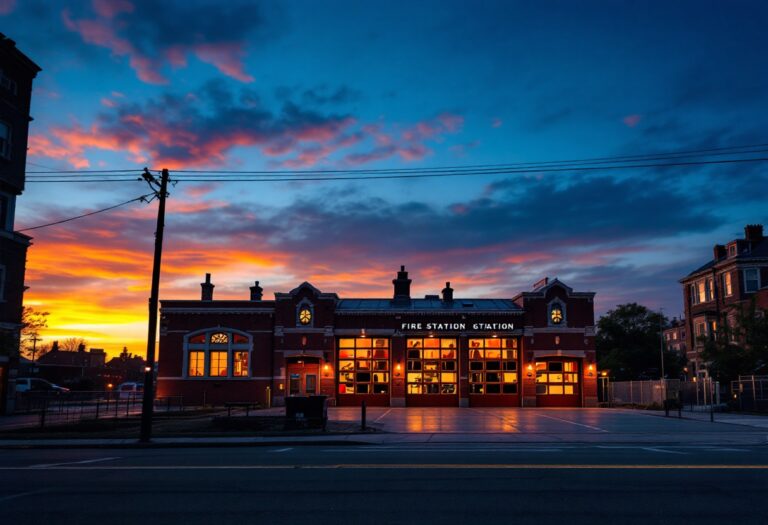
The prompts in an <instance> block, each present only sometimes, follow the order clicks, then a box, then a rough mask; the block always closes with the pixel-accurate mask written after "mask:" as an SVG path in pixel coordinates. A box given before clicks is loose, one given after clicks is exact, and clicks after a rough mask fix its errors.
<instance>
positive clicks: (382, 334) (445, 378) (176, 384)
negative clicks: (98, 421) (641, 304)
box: [157, 267, 597, 406]
mask: <svg viewBox="0 0 768 525" xmlns="http://www.w3.org/2000/svg"><path fill="white" fill-rule="evenodd" d="M392 283H393V285H394V291H393V292H394V293H393V295H392V297H388V298H379V299H368V298H366V299H342V298H339V296H338V295H337V294H335V293H328V292H322V291H320V290H318V289H317V288H315V287H314V286H312V285H311V284H309V283H306V282H305V283H302V284H301V285H299V286H298V287H296V288H295V289H293V290H291V291H290V292H287V293H276V294H275V299H274V300H265V299H263V298H262V288H261V287H260V286H259V284H258V282H257V283H256V285H255V286H253V287H251V294H250V300H214V299H213V288H214V285H213V284H212V283H211V281H210V275H207V276H206V282H204V283H202V285H201V286H202V295H201V299H200V300H193V301H188V300H187V301H179V300H165V301H162V308H161V326H160V356H159V365H158V388H157V391H158V395H159V396H179V395H181V396H183V397H184V402H185V403H186V404H200V403H207V404H211V403H215V404H220V403H224V402H227V401H254V400H255V401H259V402H261V403H265V402H266V401H267V392H270V394H271V399H272V401H273V404H275V405H279V404H282V403H284V401H285V397H287V396H294V395H312V394H323V395H327V396H328V397H329V398H330V399H331V400H332V403H335V404H337V405H348V406H349V405H360V404H361V403H362V401H365V402H366V403H367V404H368V405H369V406H595V405H596V404H597V385H596V383H597V371H596V365H595V338H594V335H595V329H594V304H593V299H594V293H591V292H576V291H574V290H573V289H571V288H570V287H568V286H566V285H565V284H563V283H562V282H560V281H559V280H557V279H554V280H549V279H543V280H541V281H540V282H539V283H537V284H536V285H535V286H534V289H533V291H530V292H523V293H520V294H518V295H516V296H515V297H513V298H511V299H485V298H484V299H459V298H455V297H454V294H453V292H454V290H453V289H452V288H451V286H450V283H446V286H445V288H444V289H443V290H442V294H441V295H427V296H426V297H424V298H412V297H411V293H410V287H411V279H409V278H408V272H407V271H406V270H405V268H404V267H401V269H400V271H399V272H397V277H396V278H395V279H394V280H393V281H392Z"/></svg>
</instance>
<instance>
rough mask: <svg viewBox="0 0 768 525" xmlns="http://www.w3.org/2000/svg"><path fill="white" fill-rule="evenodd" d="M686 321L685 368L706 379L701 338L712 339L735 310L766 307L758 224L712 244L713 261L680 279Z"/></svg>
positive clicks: (767, 284)
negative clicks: (739, 236)
mask: <svg viewBox="0 0 768 525" xmlns="http://www.w3.org/2000/svg"><path fill="white" fill-rule="evenodd" d="M680 282H681V283H682V285H683V303H684V304H685V318H686V323H687V326H686V330H685V331H686V351H687V354H686V355H687V358H688V362H689V369H690V370H691V371H692V372H693V373H695V374H696V375H697V376H706V375H707V368H706V363H705V362H704V361H703V360H702V358H701V352H702V351H703V349H704V342H703V341H702V338H707V337H712V336H714V334H715V332H716V330H717V325H718V323H719V322H721V321H722V319H723V318H725V319H726V321H727V322H729V323H733V322H734V320H735V315H736V310H737V309H738V308H744V307H745V306H746V305H748V304H749V303H750V302H751V301H753V300H754V301H755V303H756V305H757V307H758V308H763V309H766V308H768V238H766V237H765V236H764V235H763V226H762V224H750V225H747V226H745V227H744V238H743V239H734V240H732V241H730V242H729V243H727V244H725V245H722V244H716V245H715V246H714V249H713V258H712V260H710V261H709V262H707V263H706V264H705V265H703V266H701V267H700V268H698V269H697V270H694V271H693V272H691V273H690V274H688V275H687V276H686V277H684V278H683V279H681V280H680Z"/></svg>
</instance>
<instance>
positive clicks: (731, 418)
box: [615, 409, 768, 429]
mask: <svg viewBox="0 0 768 525" xmlns="http://www.w3.org/2000/svg"><path fill="white" fill-rule="evenodd" d="M615 410H622V409H615ZM625 410H631V409H625ZM634 412H638V413H641V414H645V415H649V416H661V417H665V416H664V411H657V410H637V411H634ZM669 417H670V418H675V419H677V410H670V411H669ZM682 418H683V419H691V420H694V421H705V422H708V423H709V422H710V413H709V411H696V412H691V411H686V410H683V412H682ZM714 420H715V423H726V424H729V425H742V426H746V427H752V428H761V429H763V428H764V429H768V415H766V416H760V415H754V414H732V413H729V412H715V413H714Z"/></svg>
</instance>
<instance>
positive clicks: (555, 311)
mask: <svg viewBox="0 0 768 525" xmlns="http://www.w3.org/2000/svg"><path fill="white" fill-rule="evenodd" d="M549 318H550V319H551V320H552V324H560V323H562V322H563V308H562V307H561V306H560V305H559V304H556V305H554V306H553V307H552V310H551V311H550V313H549Z"/></svg>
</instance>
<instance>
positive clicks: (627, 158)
mask: <svg viewBox="0 0 768 525" xmlns="http://www.w3.org/2000/svg"><path fill="white" fill-rule="evenodd" d="M765 147H768V143H766V144H751V145H744V146H727V147H719V148H707V149H698V150H686V151H673V152H666V153H646V154H638V155H620V156H612V157H591V158H584V159H572V160H554V161H536V162H522V163H506V164H475V165H464V166H441V167H431V168H430V167H426V168H380V169H374V168H365V169H336V170H331V169H327V170H214V169H208V170H175V171H176V173H187V174H190V175H194V174H209V175H213V174H223V175H231V174H244V175H268V176H273V175H274V176H277V175H280V176H284V175H289V174H296V175H307V174H320V173H340V174H347V173H349V174H352V173H400V172H404V173H407V172H432V171H457V170H468V171H471V170H477V169H509V168H518V167H530V166H548V165H556V164H603V163H611V162H617V163H628V162H635V161H637V162H639V161H645V160H662V159H665V158H679V157H695V156H702V154H706V155H703V156H706V157H711V156H720V155H743V154H751V153H764V152H766V151H768V150H766V149H755V148H765ZM741 150H751V151H741ZM41 167H43V166H41ZM135 169H136V168H129V169H119V170H117V169H115V170H51V171H46V172H39V171H29V172H27V175H28V176H30V177H31V176H34V177H51V176H56V175H62V174H76V175H86V174H88V175H103V176H124V175H125V174H126V173H133V172H135ZM154 171H157V170H154Z"/></svg>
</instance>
